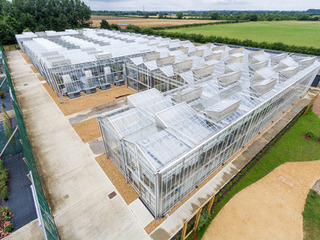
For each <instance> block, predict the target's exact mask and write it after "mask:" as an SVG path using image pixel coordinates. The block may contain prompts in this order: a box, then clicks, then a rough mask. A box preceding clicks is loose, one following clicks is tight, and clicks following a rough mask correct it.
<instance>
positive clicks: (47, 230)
mask: <svg viewBox="0 0 320 240" xmlns="http://www.w3.org/2000/svg"><path fill="white" fill-rule="evenodd" d="M1 56H2V62H3V66H4V70H5V74H6V77H7V82H8V85H9V89H8V90H9V92H10V95H11V98H12V105H13V109H14V111H15V114H16V119H17V123H18V126H19V132H20V136H18V138H19V139H21V142H22V149H23V152H24V156H25V160H26V163H27V167H28V170H29V171H30V172H31V174H30V177H31V178H32V182H33V187H34V188H33V189H34V190H35V200H37V203H36V205H37V207H38V208H37V210H38V211H37V213H38V217H39V218H40V219H39V221H40V224H41V226H42V229H43V233H44V236H45V239H49V240H58V239H59V235H58V231H57V228H56V226H55V223H54V219H53V216H52V213H51V210H50V208H49V205H48V202H47V200H46V198H45V195H44V192H43V188H42V184H41V180H40V176H39V173H38V170H37V166H36V162H35V160H34V156H33V153H32V150H31V145H30V141H29V138H28V135H27V131H26V127H25V124H24V122H23V114H22V111H21V109H20V106H19V103H18V101H17V97H16V94H15V91H14V87H13V84H12V79H11V76H10V72H9V69H8V65H7V62H6V59H5V55H4V50H3V47H2V46H1Z"/></svg>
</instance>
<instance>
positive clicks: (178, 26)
mask: <svg viewBox="0 0 320 240" xmlns="http://www.w3.org/2000/svg"><path fill="white" fill-rule="evenodd" d="M238 22H246V21H236V20H229V21H220V22H206V23H192V24H182V25H173V26H164V27H151V28H152V29H153V30H165V29H175V28H186V27H199V26H206V25H218V24H228V23H238Z"/></svg>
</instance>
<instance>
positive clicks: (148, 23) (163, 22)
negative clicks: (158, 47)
mask: <svg viewBox="0 0 320 240" xmlns="http://www.w3.org/2000/svg"><path fill="white" fill-rule="evenodd" d="M102 19H105V20H107V21H108V23H109V24H118V23H129V24H131V25H137V26H140V27H163V26H174V25H184V24H194V23H209V22H217V21H216V20H194V19H190V20H188V19H154V18H147V19H146V18H129V17H112V16H95V15H92V16H91V21H92V22H93V24H92V26H94V27H99V26H100V22H101V20H102Z"/></svg>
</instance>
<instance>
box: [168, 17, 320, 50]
mask: <svg viewBox="0 0 320 240" xmlns="http://www.w3.org/2000/svg"><path fill="white" fill-rule="evenodd" d="M168 31H170V32H182V33H196V34H203V35H205V36H210V35H214V36H221V37H228V38H236V39H240V40H246V39H249V40H252V41H256V42H269V43H273V42H283V43H285V44H289V45H296V46H305V47H315V48H320V41H319V37H320V21H318V22H310V21H309V22H302V21H279V22H246V23H231V24H222V25H207V26H199V27H188V28H178V29H170V30H168Z"/></svg>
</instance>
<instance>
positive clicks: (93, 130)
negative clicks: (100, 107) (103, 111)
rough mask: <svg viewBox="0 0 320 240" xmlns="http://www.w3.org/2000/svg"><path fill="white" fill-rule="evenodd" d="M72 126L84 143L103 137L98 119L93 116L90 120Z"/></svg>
mask: <svg viewBox="0 0 320 240" xmlns="http://www.w3.org/2000/svg"><path fill="white" fill-rule="evenodd" d="M72 127H73V128H74V130H76V132H77V133H78V135H79V137H80V138H81V139H82V141H83V142H84V143H87V142H90V141H92V140H94V139H97V138H99V137H101V133H100V129H99V124H98V120H97V119H96V118H91V119H89V120H86V121H83V122H80V123H77V124H74V125H73V126H72Z"/></svg>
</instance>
